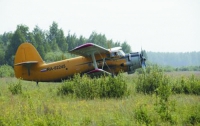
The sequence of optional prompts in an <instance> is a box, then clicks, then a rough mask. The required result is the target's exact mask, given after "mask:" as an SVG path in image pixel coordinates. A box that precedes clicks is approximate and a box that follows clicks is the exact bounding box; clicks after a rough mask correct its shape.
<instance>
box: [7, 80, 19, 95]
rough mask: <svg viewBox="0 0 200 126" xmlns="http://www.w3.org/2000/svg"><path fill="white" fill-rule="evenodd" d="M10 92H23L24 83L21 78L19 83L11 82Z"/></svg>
mask: <svg viewBox="0 0 200 126" xmlns="http://www.w3.org/2000/svg"><path fill="white" fill-rule="evenodd" d="M8 89H9V90H10V92H11V93H12V94H13V95H15V94H21V93H22V85H21V81H20V80H19V81H18V82H17V83H11V84H10V85H9V87H8Z"/></svg>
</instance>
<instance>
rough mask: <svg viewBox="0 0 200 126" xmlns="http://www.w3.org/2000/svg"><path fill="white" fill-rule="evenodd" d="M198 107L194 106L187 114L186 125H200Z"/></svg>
mask: <svg viewBox="0 0 200 126" xmlns="http://www.w3.org/2000/svg"><path fill="white" fill-rule="evenodd" d="M199 113H200V105H197V106H194V107H193V108H192V111H191V113H189V114H188V118H187V120H186V123H189V124H192V125H197V124H199V123H200V114H199Z"/></svg>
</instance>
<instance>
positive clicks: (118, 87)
mask: <svg viewBox="0 0 200 126" xmlns="http://www.w3.org/2000/svg"><path fill="white" fill-rule="evenodd" d="M57 94H58V95H60V94H61V95H67V94H73V96H75V97H77V98H82V99H94V98H120V97H123V96H126V95H128V89H127V84H126V82H125V80H124V77H123V76H122V74H119V75H118V76H116V77H111V76H107V77H105V76H102V77H100V78H94V79H91V78H90V77H88V76H86V75H83V76H82V77H81V76H80V75H79V74H77V75H75V76H74V78H73V79H71V80H67V81H65V82H63V84H62V85H61V87H59V88H58V92H57Z"/></svg>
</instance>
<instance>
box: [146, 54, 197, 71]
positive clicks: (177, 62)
mask: <svg viewBox="0 0 200 126" xmlns="http://www.w3.org/2000/svg"><path fill="white" fill-rule="evenodd" d="M147 55H148V60H149V61H150V62H151V63H156V64H158V65H162V66H171V67H177V68H178V69H180V70H186V69H187V68H186V66H187V67H188V66H190V67H189V68H188V69H195V68H194V66H198V67H199V69H200V51H199V52H179V53H174V52H147ZM198 67H196V68H198Z"/></svg>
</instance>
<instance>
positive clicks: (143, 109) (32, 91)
mask: <svg viewBox="0 0 200 126" xmlns="http://www.w3.org/2000/svg"><path fill="white" fill-rule="evenodd" d="M166 74H167V75H169V76H170V77H171V78H172V77H179V76H190V75H191V74H194V75H195V77H197V78H200V72H194V73H191V72H190V73H188V72H181V73H180V72H178V73H177V72H173V73H166ZM124 77H125V80H126V83H127V85H128V89H129V91H130V95H129V96H126V97H123V98H104V99H100V98H95V99H93V100H85V99H79V98H72V97H71V96H70V95H67V96H58V95H57V91H58V87H60V86H61V83H39V86H37V85H36V83H35V82H28V81H20V82H19V83H20V84H21V85H22V93H21V94H17V95H13V94H12V93H11V92H10V90H9V85H10V84H12V83H18V81H19V80H17V79H16V78H0V126H4V125H5V126H7V125H8V126H9V125H14V126H15V125H19V126H23V125H24V126H27V125H29V126H31V125H36V126H49V125H52V126H56V125H58V126H60V125H78V126H79V125H81V126H82V125H89V126H90V125H91V126H96V125H97V126H104V125H105V126H124V125H127V126H129V125H200V122H198V120H200V116H199V113H200V96H199V95H188V94H172V95H170V97H169V102H168V103H167V104H169V105H168V107H169V108H168V109H167V110H168V113H169V114H170V116H171V117H170V120H168V119H167V120H163V119H162V117H163V116H161V115H160V113H159V112H158V111H157V109H158V108H159V107H160V106H158V105H157V102H158V98H157V96H156V95H155V94H152V95H146V94H143V93H137V92H136V90H135V83H136V79H137V75H124Z"/></svg>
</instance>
